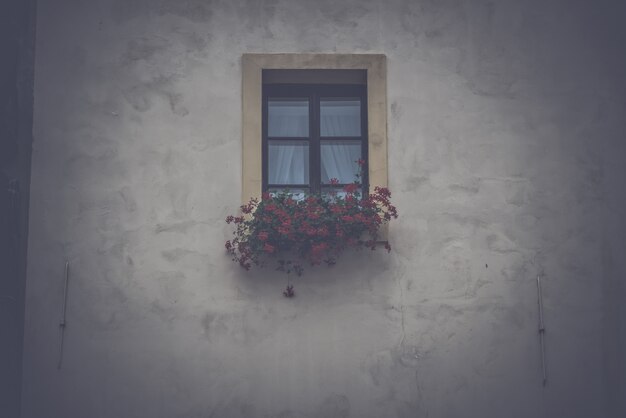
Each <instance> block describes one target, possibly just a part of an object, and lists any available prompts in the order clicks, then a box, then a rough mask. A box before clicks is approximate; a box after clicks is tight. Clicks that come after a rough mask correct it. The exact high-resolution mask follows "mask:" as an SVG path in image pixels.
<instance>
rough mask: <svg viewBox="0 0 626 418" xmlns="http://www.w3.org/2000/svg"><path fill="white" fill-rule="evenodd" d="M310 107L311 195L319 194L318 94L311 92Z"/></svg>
mask: <svg viewBox="0 0 626 418" xmlns="http://www.w3.org/2000/svg"><path fill="white" fill-rule="evenodd" d="M310 100H311V106H310V108H309V109H310V110H309V112H310V114H309V116H310V122H309V132H310V135H311V136H310V147H309V179H310V180H309V181H310V182H311V193H312V194H320V193H321V185H320V183H321V170H320V167H321V162H320V161H321V160H320V158H321V156H320V121H319V118H320V116H319V114H320V113H319V106H320V105H319V94H317V92H315V91H312V92H311V96H310Z"/></svg>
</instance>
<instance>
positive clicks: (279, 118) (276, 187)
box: [262, 70, 368, 198]
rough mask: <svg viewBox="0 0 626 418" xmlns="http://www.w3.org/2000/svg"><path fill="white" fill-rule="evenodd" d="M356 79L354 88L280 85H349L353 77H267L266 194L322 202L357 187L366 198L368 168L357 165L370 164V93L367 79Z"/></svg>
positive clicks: (297, 74)
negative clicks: (314, 196) (284, 193)
mask: <svg viewBox="0 0 626 418" xmlns="http://www.w3.org/2000/svg"><path fill="white" fill-rule="evenodd" d="M321 71H323V70H321ZM352 74H353V75H354V76H355V77H353V79H354V81H355V83H353V84H316V83H309V84H286V83H280V82H281V81H289V80H290V79H291V80H297V79H300V80H301V81H304V80H307V81H312V80H313V81H314V80H323V79H324V78H325V77H331V78H330V80H333V79H337V80H342V79H343V80H348V79H349V78H350V75H351V74H347V73H346V72H343V71H342V70H337V71H335V72H330V73H326V74H320V73H318V72H316V71H315V70H313V71H306V70H305V71H304V72H303V71H297V70H296V71H292V72H288V73H285V74H283V75H284V77H282V78H281V77H275V75H276V74H275V73H269V74H268V77H266V74H265V73H264V76H263V105H262V106H263V122H262V125H263V144H262V147H263V148H262V157H263V164H262V170H263V173H262V175H263V191H268V192H270V193H272V192H278V191H282V190H289V191H290V192H291V193H293V194H294V197H295V198H299V197H302V196H303V195H304V194H307V193H311V194H321V195H322V196H324V195H328V194H329V193H330V192H334V193H342V189H343V186H345V185H347V184H350V183H354V182H355V181H358V182H359V183H361V184H362V185H363V186H362V187H363V189H362V193H366V192H367V190H368V188H367V179H368V171H367V167H366V165H365V166H364V167H363V168H364V169H361V168H360V167H359V164H358V163H357V160H361V159H362V160H363V161H367V148H368V147H367V145H368V142H367V91H366V86H365V84H362V83H361V84H359V83H358V81H359V80H360V79H362V78H363V79H364V77H360V74H359V73H358V72H352ZM333 77H336V78H333ZM266 79H267V80H266ZM274 80H277V81H278V83H273V81H274ZM266 81H267V82H266ZM357 174H360V176H357Z"/></svg>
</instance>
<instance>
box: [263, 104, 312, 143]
mask: <svg viewBox="0 0 626 418" xmlns="http://www.w3.org/2000/svg"><path fill="white" fill-rule="evenodd" d="M268 113H269V115H268V116H269V117H268V124H267V133H268V136H270V137H303V138H306V137H308V136H309V103H308V101H302V100H300V101H296V100H294V101H270V102H269V107H268Z"/></svg>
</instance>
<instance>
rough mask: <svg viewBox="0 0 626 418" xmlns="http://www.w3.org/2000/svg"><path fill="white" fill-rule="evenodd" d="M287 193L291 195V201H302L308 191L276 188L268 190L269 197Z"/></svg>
mask: <svg viewBox="0 0 626 418" xmlns="http://www.w3.org/2000/svg"><path fill="white" fill-rule="evenodd" d="M285 191H286V192H287V193H290V194H291V198H292V199H293V200H302V199H304V198H305V197H306V194H307V193H308V192H309V189H287V188H285V189H278V188H271V189H269V190H268V192H269V194H270V196H272V197H274V196H276V195H277V194H279V193H282V192H285Z"/></svg>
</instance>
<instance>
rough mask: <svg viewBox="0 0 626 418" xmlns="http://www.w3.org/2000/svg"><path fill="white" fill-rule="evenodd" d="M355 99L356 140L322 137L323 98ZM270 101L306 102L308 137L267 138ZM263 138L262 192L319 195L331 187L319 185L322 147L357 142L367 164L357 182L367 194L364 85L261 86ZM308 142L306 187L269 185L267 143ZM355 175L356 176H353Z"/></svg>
mask: <svg viewBox="0 0 626 418" xmlns="http://www.w3.org/2000/svg"><path fill="white" fill-rule="evenodd" d="M342 97H350V98H358V100H359V102H360V112H361V113H360V122H361V126H360V131H361V135H359V136H322V135H321V132H320V130H321V123H320V121H321V117H320V104H321V100H322V99H326V98H342ZM270 98H280V99H288V98H307V99H308V103H309V106H308V109H309V135H308V136H307V137H293V138H292V137H270V136H269V135H268V100H269V99H270ZM262 100H263V104H262V109H263V110H262V115H263V121H262V125H263V138H262V141H263V142H262V181H263V183H262V190H263V191H264V192H265V191H268V190H269V189H280V188H283V189H308V193H309V194H316V195H319V194H321V193H322V192H323V190H324V189H330V188H331V187H330V185H328V184H322V178H321V177H322V176H321V144H322V143H323V141H331V140H355V141H356V140H358V141H360V143H361V158H362V159H363V160H365V161H366V164H365V165H364V170H362V173H361V178H360V179H359V182H360V183H361V184H362V190H363V193H364V194H367V193H368V190H369V184H368V179H369V175H368V174H369V173H368V170H367V161H368V135H367V129H368V126H367V86H366V85H364V84H264V85H263V99H262ZM282 140H284V141H293V140H296V141H303V142H304V141H307V142H308V145H309V183H308V184H269V179H268V177H269V170H268V169H269V163H268V154H269V152H268V144H269V141H282ZM355 174H357V173H355ZM345 185H346V183H339V184H337V185H334V187H343V186H345Z"/></svg>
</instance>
